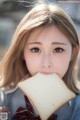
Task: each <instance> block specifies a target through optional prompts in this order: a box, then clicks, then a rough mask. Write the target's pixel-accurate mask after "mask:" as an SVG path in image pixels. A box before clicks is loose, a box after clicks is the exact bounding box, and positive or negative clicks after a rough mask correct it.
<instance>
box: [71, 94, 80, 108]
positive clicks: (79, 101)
mask: <svg viewBox="0 0 80 120" xmlns="http://www.w3.org/2000/svg"><path fill="white" fill-rule="evenodd" d="M72 103H73V104H74V105H75V106H76V108H77V109H79V108H80V94H78V95H77V96H76V97H75V98H74V99H73V101H72Z"/></svg>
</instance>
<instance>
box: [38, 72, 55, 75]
mask: <svg viewBox="0 0 80 120" xmlns="http://www.w3.org/2000/svg"><path fill="white" fill-rule="evenodd" d="M40 73H42V74H45V75H50V74H53V73H52V72H40Z"/></svg>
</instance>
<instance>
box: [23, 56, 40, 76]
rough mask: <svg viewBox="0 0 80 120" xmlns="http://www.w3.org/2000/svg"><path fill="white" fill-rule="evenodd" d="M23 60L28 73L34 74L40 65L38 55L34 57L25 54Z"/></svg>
mask: <svg viewBox="0 0 80 120" xmlns="http://www.w3.org/2000/svg"><path fill="white" fill-rule="evenodd" d="M25 62H26V66H27V69H28V71H29V73H30V74H31V75H34V74H35V73H36V72H37V71H38V69H39V67H40V59H39V57H34V56H32V55H31V56H30V55H26V57H25Z"/></svg>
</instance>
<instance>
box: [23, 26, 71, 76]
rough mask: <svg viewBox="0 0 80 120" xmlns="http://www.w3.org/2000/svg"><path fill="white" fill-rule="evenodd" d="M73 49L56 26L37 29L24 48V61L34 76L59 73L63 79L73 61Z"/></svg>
mask: <svg viewBox="0 0 80 120" xmlns="http://www.w3.org/2000/svg"><path fill="white" fill-rule="evenodd" d="M71 55H72V47H71V44H70V42H69V39H68V38H67V37H66V36H65V35H64V34H63V33H61V32H60V31H59V30H58V28H56V27H55V26H52V27H51V26H50V27H39V28H36V29H35V30H34V31H33V32H32V33H31V34H30V37H29V38H28V40H27V42H26V44H25V47H24V60H25V62H26V67H27V69H28V71H29V73H30V74H31V75H32V76H33V75H35V74H36V73H38V72H40V73H43V74H52V73H57V74H58V75H59V76H60V77H61V78H62V77H63V76H64V75H65V73H66V72H67V69H68V67H69V63H70V61H71Z"/></svg>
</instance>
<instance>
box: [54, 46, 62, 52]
mask: <svg viewBox="0 0 80 120" xmlns="http://www.w3.org/2000/svg"><path fill="white" fill-rule="evenodd" d="M63 51H64V49H63V48H60V47H58V48H55V49H54V50H53V52H54V53H62V52H63Z"/></svg>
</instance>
